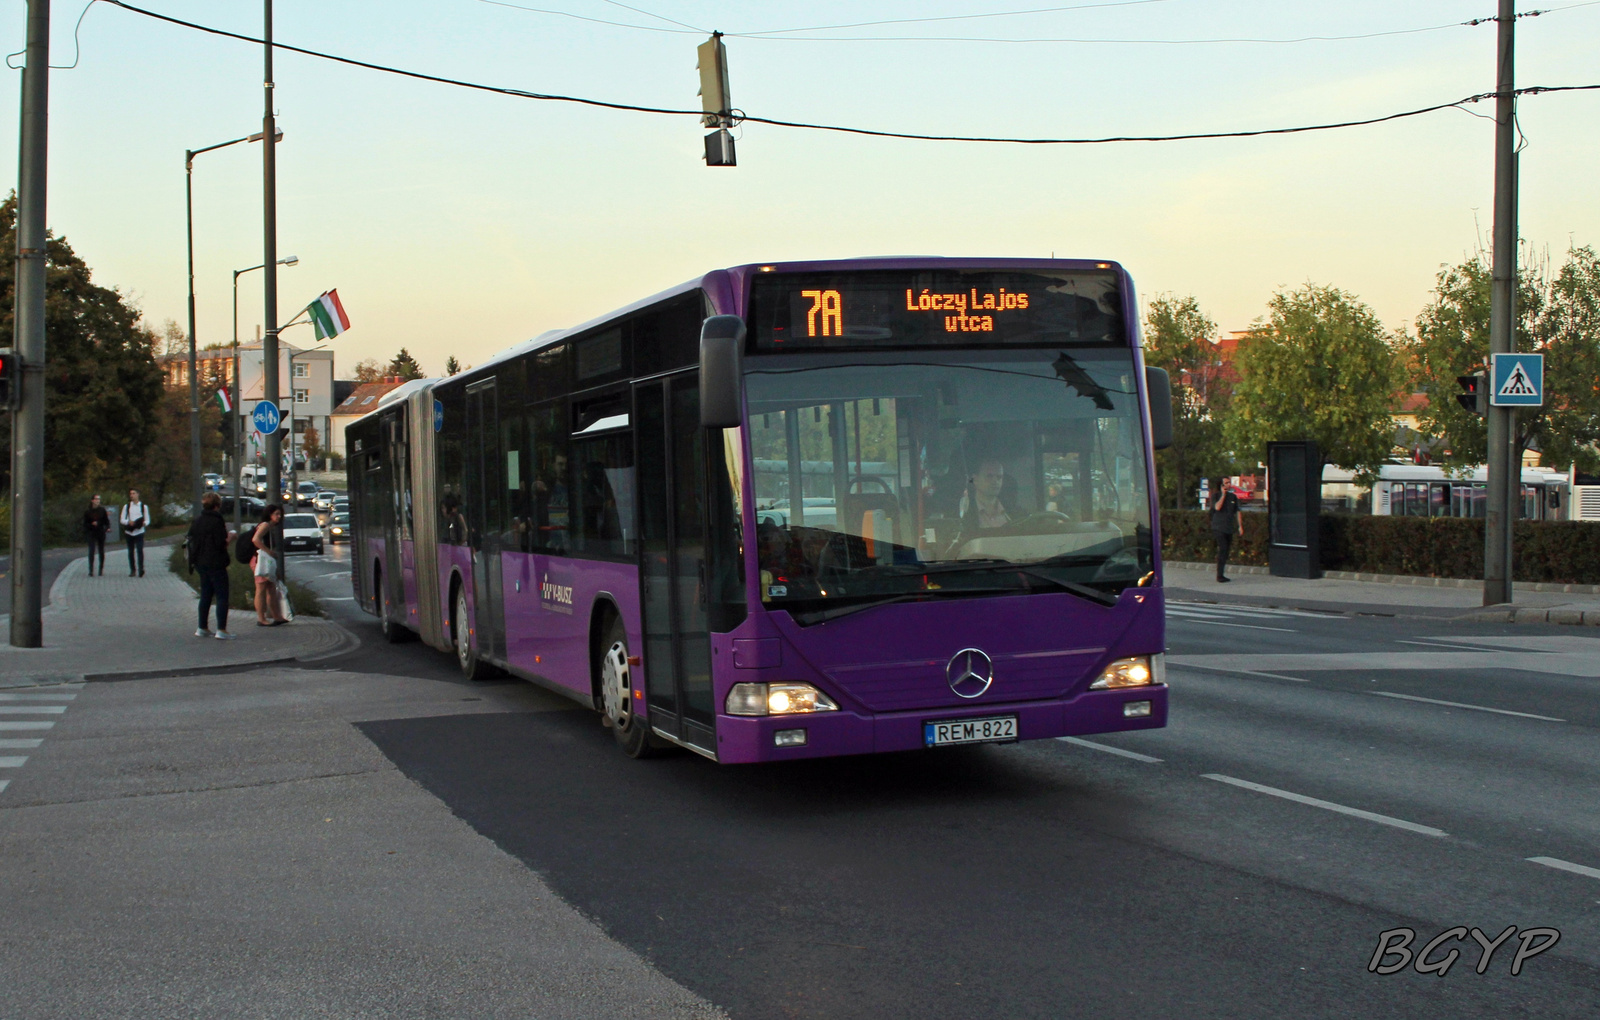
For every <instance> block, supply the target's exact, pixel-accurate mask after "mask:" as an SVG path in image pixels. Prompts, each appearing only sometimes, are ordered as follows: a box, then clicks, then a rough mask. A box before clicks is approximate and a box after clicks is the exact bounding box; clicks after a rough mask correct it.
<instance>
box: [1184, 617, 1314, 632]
mask: <svg viewBox="0 0 1600 1020" xmlns="http://www.w3.org/2000/svg"><path fill="white" fill-rule="evenodd" d="M1205 622H1206V623H1207V624H1209V625H1210V626H1212V627H1237V628H1239V629H1240V630H1275V631H1277V632H1278V633H1280V634H1298V633H1300V632H1299V631H1297V630H1291V629H1290V628H1288V627H1259V626H1257V625H1255V624H1253V623H1220V622H1218V621H1216V620H1211V619H1208V620H1206V621H1205Z"/></svg>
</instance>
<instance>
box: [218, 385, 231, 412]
mask: <svg viewBox="0 0 1600 1020" xmlns="http://www.w3.org/2000/svg"><path fill="white" fill-rule="evenodd" d="M217 403H219V404H221V405H222V413H223V414H227V413H228V412H230V411H232V410H233V401H231V400H229V399H228V391H227V390H218V391H217Z"/></svg>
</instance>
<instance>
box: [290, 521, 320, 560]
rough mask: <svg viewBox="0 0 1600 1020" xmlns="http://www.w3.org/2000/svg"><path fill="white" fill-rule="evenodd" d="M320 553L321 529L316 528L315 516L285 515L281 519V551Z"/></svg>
mask: <svg viewBox="0 0 1600 1020" xmlns="http://www.w3.org/2000/svg"><path fill="white" fill-rule="evenodd" d="M297 549H298V550H305V551H307V552H318V553H320V552H322V529H321V528H319V527H317V516H316V514H285V515H284V517H283V551H284V552H286V553H291V552H294V551H295V550H297Z"/></svg>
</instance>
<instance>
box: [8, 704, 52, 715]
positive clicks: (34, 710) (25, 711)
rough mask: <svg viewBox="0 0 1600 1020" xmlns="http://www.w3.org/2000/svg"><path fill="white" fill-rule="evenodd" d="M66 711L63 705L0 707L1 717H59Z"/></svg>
mask: <svg viewBox="0 0 1600 1020" xmlns="http://www.w3.org/2000/svg"><path fill="white" fill-rule="evenodd" d="M66 710H67V706H65V705H0V714H3V715H60V714H62V713H63V712H65V711H66Z"/></svg>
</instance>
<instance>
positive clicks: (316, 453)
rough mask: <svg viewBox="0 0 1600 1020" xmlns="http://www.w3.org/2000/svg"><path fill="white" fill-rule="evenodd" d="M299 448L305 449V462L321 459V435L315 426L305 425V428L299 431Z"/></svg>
mask: <svg viewBox="0 0 1600 1020" xmlns="http://www.w3.org/2000/svg"><path fill="white" fill-rule="evenodd" d="M300 448H301V449H302V450H304V451H305V455H306V463H308V464H309V463H310V462H312V461H314V460H321V459H322V436H321V435H319V434H318V432H317V430H316V427H315V426H312V425H307V426H306V430H305V431H304V432H302V433H300Z"/></svg>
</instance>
